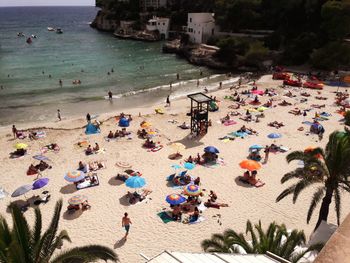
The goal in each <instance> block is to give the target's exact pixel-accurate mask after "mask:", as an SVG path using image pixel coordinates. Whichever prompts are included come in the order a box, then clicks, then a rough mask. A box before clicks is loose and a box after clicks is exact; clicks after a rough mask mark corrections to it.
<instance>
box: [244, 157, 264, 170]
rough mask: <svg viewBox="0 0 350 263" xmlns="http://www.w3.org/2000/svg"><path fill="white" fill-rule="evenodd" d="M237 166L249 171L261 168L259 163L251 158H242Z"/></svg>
mask: <svg viewBox="0 0 350 263" xmlns="http://www.w3.org/2000/svg"><path fill="white" fill-rule="evenodd" d="M239 166H240V167H241V168H243V169H247V170H249V171H255V170H259V169H260V168H261V164H260V163H258V162H256V161H253V160H243V161H242V162H240V163H239Z"/></svg>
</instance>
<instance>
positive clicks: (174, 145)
mask: <svg viewBox="0 0 350 263" xmlns="http://www.w3.org/2000/svg"><path fill="white" fill-rule="evenodd" d="M170 147H171V148H173V149H174V150H175V151H176V152H177V153H178V152H181V151H183V150H185V149H186V146H185V145H183V144H182V143H180V142H174V143H172V144H170Z"/></svg>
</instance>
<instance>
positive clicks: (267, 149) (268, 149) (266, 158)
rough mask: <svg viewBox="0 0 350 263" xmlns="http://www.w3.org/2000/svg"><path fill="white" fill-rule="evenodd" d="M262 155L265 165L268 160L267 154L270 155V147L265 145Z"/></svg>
mask: <svg viewBox="0 0 350 263" xmlns="http://www.w3.org/2000/svg"><path fill="white" fill-rule="evenodd" d="M264 153H265V159H264V163H267V161H268V160H269V154H270V147H269V146H268V145H266V147H265V150H264Z"/></svg>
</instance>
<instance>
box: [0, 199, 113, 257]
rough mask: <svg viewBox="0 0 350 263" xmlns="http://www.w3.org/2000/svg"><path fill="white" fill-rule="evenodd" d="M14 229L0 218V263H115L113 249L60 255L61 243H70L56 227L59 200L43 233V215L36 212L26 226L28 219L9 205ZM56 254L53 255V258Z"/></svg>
mask: <svg viewBox="0 0 350 263" xmlns="http://www.w3.org/2000/svg"><path fill="white" fill-rule="evenodd" d="M9 208H10V211H11V215H12V221H13V226H12V228H10V227H9V224H8V223H7V221H6V220H5V218H3V217H0V262H16V263H71V262H75V263H88V262H95V261H96V260H98V259H102V260H105V261H107V260H111V261H113V262H117V261H118V257H117V255H116V254H115V253H114V251H113V250H111V249H109V248H107V247H104V246H99V245H89V246H83V247H75V248H71V249H68V250H65V251H63V252H60V253H55V251H56V250H57V249H58V248H60V247H61V246H62V244H63V241H69V242H70V241H71V240H70V238H69V236H68V233H67V231H65V230H62V231H61V232H60V233H59V234H57V231H58V225H59V219H60V214H61V210H62V200H60V201H58V202H57V203H56V206H55V210H54V214H53V217H52V219H51V223H50V225H49V227H48V229H47V230H46V231H45V232H43V233H42V216H41V212H40V210H39V209H38V208H36V209H35V224H34V226H33V228H30V227H29V224H28V222H27V220H26V219H25V217H24V215H23V214H22V212H21V211H20V209H19V208H18V207H17V206H15V205H10V207H9ZM54 253H55V255H54Z"/></svg>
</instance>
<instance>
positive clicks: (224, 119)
mask: <svg viewBox="0 0 350 263" xmlns="http://www.w3.org/2000/svg"><path fill="white" fill-rule="evenodd" d="M229 120H230V115H229V114H228V113H227V115H226V116H225V117H223V118H222V119H221V123H224V122H226V121H229Z"/></svg>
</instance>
